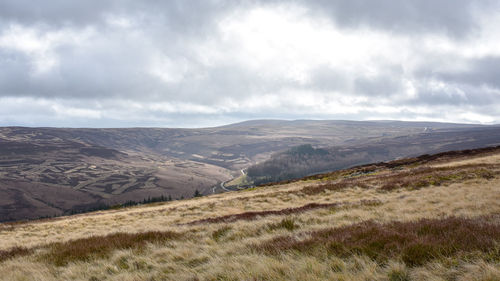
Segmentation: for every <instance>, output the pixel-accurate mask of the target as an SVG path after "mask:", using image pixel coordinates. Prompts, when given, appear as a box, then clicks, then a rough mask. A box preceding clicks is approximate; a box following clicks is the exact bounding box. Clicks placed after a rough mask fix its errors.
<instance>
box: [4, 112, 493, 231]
mask: <svg viewBox="0 0 500 281" xmlns="http://www.w3.org/2000/svg"><path fill="white" fill-rule="evenodd" d="M489 128H492V127H489V126H478V125H466V124H448V123H432V122H399V121H361V122H358V121H331V120H296V121H284V120H253V121H247V122H242V123H237V124H231V125H227V126H222V127H215V128H200V129H179V128H121V129H113V128H109V129H91V128H27V127H3V128H0V221H5V220H20V219H32V218H37V217H45V216H54V215H63V214H71V213H74V212H82V211H88V210H92V209H96V208H102V207H103V206H112V205H117V204H123V203H126V202H130V201H141V202H142V201H144V200H145V199H150V198H160V197H162V196H163V198H169V197H171V198H173V199H180V198H189V197H192V196H193V195H194V194H195V193H196V192H198V193H201V194H210V193H218V192H223V191H225V190H228V189H237V188H238V186H237V187H228V188H224V189H223V188H222V186H224V183H225V182H228V181H230V180H231V179H233V178H235V177H238V176H240V175H241V172H243V171H244V170H245V169H247V168H248V167H250V166H251V165H253V164H256V163H271V162H265V161H266V160H268V159H270V158H271V156H272V155H279V154H276V153H280V152H283V151H286V150H288V149H291V148H293V147H297V146H299V147H300V146H301V145H306V146H304V148H307V147H309V148H314V149H315V150H314V151H316V149H318V148H325V150H327V151H328V154H325V155H320V154H318V155H316V154H314V155H309V153H306V154H307V155H308V156H307V157H309V158H310V159H312V161H313V162H314V163H313V162H311V163H307V164H306V166H307V167H304V165H303V164H304V162H301V161H302V160H301V159H298V160H297V161H295V160H294V161H295V162H296V163H297V165H295V166H293V167H292V166H290V168H291V169H290V171H291V172H292V173H293V174H292V175H285V176H281V175H280V176H277V177H274V176H273V177H274V178H272V180H273V181H274V180H282V179H288V178H290V177H296V176H302V175H307V174H310V173H314V172H318V171H325V170H332V169H338V168H343V167H348V166H350V165H356V164H360V163H366V162H368V161H375V160H377V161H378V160H385V159H390V158H391V157H393V158H394V157H401V156H405V155H412V154H414V153H426V152H432V151H437V149H439V146H442V147H443V149H447V148H453V149H460V148H468V147H469V146H470V145H469V146H467V145H468V144H467V145H466V146H463V145H462V144H465V143H470V139H472V138H476V135H481V134H482V133H481V132H483V131H484V130H487V129H489ZM471 130H472V131H471ZM473 130H477V131H473ZM471 132H472V133H471ZM419 135H423V137H419V138H417V139H414V137H413V136H419ZM425 136H443V137H442V138H443V139H442V140H441V142H442V144H443V145H436V143H439V142H440V140H439V138H440V137H435V138H431V139H432V141H430V142H428V143H425V142H424V141H425V140H426V137H425ZM491 136H492V137H496V136H497V135H495V134H493V133H492V134H491ZM388 140H391V141H392V142H393V143H394V144H393V145H390V146H386V145H385V143H387V141H388ZM412 142H421V143H422V144H421V145H419V146H418V145H413V144H411V143H412ZM445 142H446V143H448V145H444V144H445ZM431 143H432V144H431ZM406 144H408V145H406ZM477 145H487V143H486V142H484V141H483V140H482V139H480V138H479V139H478V143H477ZM417 146H418V149H417V148H415V147H417ZM387 147H394V148H391V149H390V150H389V151H387ZM353 150H357V151H358V152H357V154H356V153H351V152H347V151H353ZM318 151H319V152H321V151H322V150H318ZM342 153H343V154H342ZM302 154H303V153H299V155H302ZM332 155H335V157H333V158H332V157H331V156H332ZM342 155H344V156H342ZM352 155H357V156H356V157H353V156H352ZM280 157H281V156H280ZM311 157H312V158H311ZM325 157H326V158H325ZM320 158H321V159H320ZM318 159H320V161H319V162H318V161H317V160H318ZM275 160H276V157H273V158H272V160H271V161H275ZM321 161H323V162H324V163H326V164H327V165H319V166H318V165H317V164H318V163H320V162H321ZM332 161H334V162H335V163H333V162H332ZM301 163H302V164H301ZM266 165H267V164H266ZM301 165H302V166H301ZM277 167H278V169H277V171H276V172H273V171H272V169H270V168H269V169H267V168H266V169H265V170H263V171H262V172H261V173H260V174H259V175H258V177H260V179H266V177H268V176H269V175H273V174H280V169H281V168H280V166H279V165H278V166H277ZM297 171H298V172H297ZM256 181H258V180H256ZM235 182H244V183H248V181H235ZM263 182H266V181H263ZM221 184H222V185H221Z"/></svg>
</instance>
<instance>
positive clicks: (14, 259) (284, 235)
mask: <svg viewBox="0 0 500 281" xmlns="http://www.w3.org/2000/svg"><path fill="white" fill-rule="evenodd" d="M499 175H500V149H495V150H487V151H477V152H474V153H472V154H463V155H462V154H457V155H451V156H450V155H443V156H439V157H431V158H428V159H427V158H416V159H413V160H411V159H410V160H404V161H402V160H399V161H395V162H391V163H389V164H387V165H382V164H378V165H371V166H364V167H358V168H353V169H348V170H343V171H337V172H333V173H329V174H324V175H321V176H316V177H311V178H309V179H304V180H301V181H296V182H291V183H286V184H280V185H273V186H266V187H258V188H253V189H251V190H244V191H238V192H229V193H224V194H215V195H211V196H206V197H201V198H195V199H190V200H185V201H175V202H168V203H160V204H152V205H148V206H140V207H132V208H127V209H120V210H114V211H106V212H95V213H89V214H82V215H76V216H70V217H62V218H57V219H52V220H41V221H34V222H28V223H17V224H16V223H14V224H0V280H93V281H95V280H500V176H499Z"/></svg>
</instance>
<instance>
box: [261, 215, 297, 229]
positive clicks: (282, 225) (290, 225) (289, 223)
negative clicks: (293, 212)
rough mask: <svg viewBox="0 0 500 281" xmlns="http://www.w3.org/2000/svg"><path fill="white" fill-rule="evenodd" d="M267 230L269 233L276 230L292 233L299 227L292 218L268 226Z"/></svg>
mask: <svg viewBox="0 0 500 281" xmlns="http://www.w3.org/2000/svg"><path fill="white" fill-rule="evenodd" d="M267 228H268V229H269V230H270V231H273V230H276V229H286V230H288V231H293V230H295V229H297V228H299V225H298V224H297V223H296V222H295V219H293V218H284V219H282V220H281V221H280V222H277V223H270V224H268V225H267Z"/></svg>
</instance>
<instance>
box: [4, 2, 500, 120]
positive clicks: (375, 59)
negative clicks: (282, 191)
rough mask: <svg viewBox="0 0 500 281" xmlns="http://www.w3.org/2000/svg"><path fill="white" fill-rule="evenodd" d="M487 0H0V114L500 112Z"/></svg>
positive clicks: (499, 25) (203, 116)
mask: <svg viewBox="0 0 500 281" xmlns="http://www.w3.org/2000/svg"><path fill="white" fill-rule="evenodd" d="M498 3H499V1H488V0H484V1H482V0H477V1H470V0H376V1H375V0H303V1H301V0H296V1H224V0H200V1H190V0H178V1H175V0H171V1H136V0H119V1H118V0H116V1H113V0H109V1H103V0H85V1H81V0H74V1H70V0H46V1H36V0H31V1H30V0H1V1H0V125H1V126H12V125H25V126H66V127H132V126H148V127H151V126H161V127H203V126H214V125H221V124H227V123H231V122H237V121H243V120H248V119H264V118H266V119H267V118H273V119H351V120H372V119H397V120H430V121H450V122H467V123H484V124H491V123H500V5H499V4H498Z"/></svg>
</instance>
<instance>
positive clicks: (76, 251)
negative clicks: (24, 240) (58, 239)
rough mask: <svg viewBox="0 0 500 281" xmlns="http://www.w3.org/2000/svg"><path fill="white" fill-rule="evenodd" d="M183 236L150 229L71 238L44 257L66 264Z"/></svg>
mask: <svg viewBox="0 0 500 281" xmlns="http://www.w3.org/2000/svg"><path fill="white" fill-rule="evenodd" d="M181 236H182V234H179V233H177V232H171V231H161V232H160V231H150V232H144V233H113V234H109V235H106V236H92V237H89V238H83V239H77V240H71V241H68V242H64V243H54V244H52V245H50V246H49V251H48V253H46V254H45V255H44V256H43V259H44V260H46V261H48V262H50V263H52V264H54V265H56V266H64V265H67V264H68V263H70V262H75V261H87V262H88V261H91V260H93V259H95V258H106V257H108V256H109V254H110V253H111V252H112V251H114V250H123V249H138V250H140V249H142V248H144V247H145V246H146V244H147V243H164V242H167V241H169V240H173V239H178V238H180V237H181Z"/></svg>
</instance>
